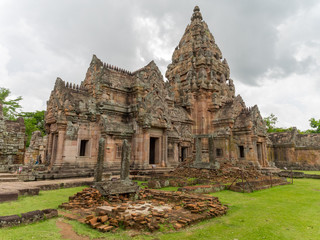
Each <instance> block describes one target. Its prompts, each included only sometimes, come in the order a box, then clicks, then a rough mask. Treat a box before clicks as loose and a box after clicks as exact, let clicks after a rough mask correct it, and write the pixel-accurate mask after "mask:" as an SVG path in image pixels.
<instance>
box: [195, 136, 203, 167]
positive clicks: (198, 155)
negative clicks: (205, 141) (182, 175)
mask: <svg viewBox="0 0 320 240" xmlns="http://www.w3.org/2000/svg"><path fill="white" fill-rule="evenodd" d="M201 161H202V143H201V138H196V162H201Z"/></svg>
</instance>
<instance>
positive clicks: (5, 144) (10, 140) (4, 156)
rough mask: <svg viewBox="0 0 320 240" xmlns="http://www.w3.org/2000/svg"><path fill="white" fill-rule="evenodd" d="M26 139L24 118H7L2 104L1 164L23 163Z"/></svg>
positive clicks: (0, 122) (0, 125)
mask: <svg viewBox="0 0 320 240" xmlns="http://www.w3.org/2000/svg"><path fill="white" fill-rule="evenodd" d="M25 141H26V137H25V125H24V120H23V118H18V120H17V121H10V120H6V119H5V118H4V117H3V112H2V106H1V105H0V165H11V164H22V163H23V159H24V151H25Z"/></svg>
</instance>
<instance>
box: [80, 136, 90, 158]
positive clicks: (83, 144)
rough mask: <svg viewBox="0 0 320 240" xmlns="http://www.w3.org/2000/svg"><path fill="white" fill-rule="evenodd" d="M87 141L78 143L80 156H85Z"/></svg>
mask: <svg viewBox="0 0 320 240" xmlns="http://www.w3.org/2000/svg"><path fill="white" fill-rule="evenodd" d="M88 142H89V140H81V142H80V153H79V155H80V156H86V155H87V151H86V149H87V145H88Z"/></svg>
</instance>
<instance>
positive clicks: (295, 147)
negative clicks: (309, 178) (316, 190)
mask: <svg viewBox="0 0 320 240" xmlns="http://www.w3.org/2000/svg"><path fill="white" fill-rule="evenodd" d="M268 137H269V139H270V140H271V143H272V144H270V145H269V146H268V158H269V161H273V162H274V163H275V165H276V166H277V167H279V168H284V167H286V168H288V169H299V170H320V134H317V133H314V134H299V133H298V131H297V129H295V128H294V129H293V130H292V131H290V132H281V133H269V134H268Z"/></svg>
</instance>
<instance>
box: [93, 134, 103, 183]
mask: <svg viewBox="0 0 320 240" xmlns="http://www.w3.org/2000/svg"><path fill="white" fill-rule="evenodd" d="M104 146H105V139H104V138H100V140H99V152H98V159H97V165H96V169H95V173H94V182H101V181H102V173H103V161H104Z"/></svg>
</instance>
